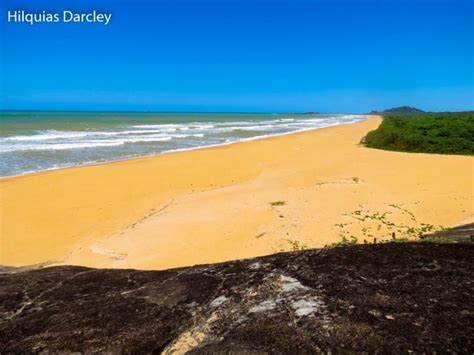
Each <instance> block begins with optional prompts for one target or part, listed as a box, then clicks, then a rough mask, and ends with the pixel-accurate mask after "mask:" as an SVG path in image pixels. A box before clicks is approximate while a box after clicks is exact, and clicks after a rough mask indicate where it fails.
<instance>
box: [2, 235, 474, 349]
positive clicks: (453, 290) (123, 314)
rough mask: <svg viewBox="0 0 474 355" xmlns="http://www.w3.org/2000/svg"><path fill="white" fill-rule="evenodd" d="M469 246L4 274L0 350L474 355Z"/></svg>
mask: <svg viewBox="0 0 474 355" xmlns="http://www.w3.org/2000/svg"><path fill="white" fill-rule="evenodd" d="M473 275H474V247H473V245H472V244H446V245H436V244H430V245H426V244H423V243H403V244H398V243H393V244H380V245H366V246H350V247H339V248H334V249H322V250H316V249H315V250H306V251H298V252H291V253H281V254H276V255H272V256H267V257H261V258H255V259H248V260H240V261H233V262H227V263H221V264H214V265H203V266H196V267H189V268H181V269H173V270H165V271H138V270H103V269H88V268H84V267H73V266H61V267H48V268H41V269H30V270H27V269H25V268H22V269H14V268H3V269H2V271H1V274H0V313H1V320H0V353H9V352H12V353H18V352H26V353H30V352H87V353H99V352H100V353H102V352H106V351H108V352H113V353H115V352H126V353H131V352H133V353H136V352H138V353H148V352H154V353H159V352H162V353H165V354H172V353H184V352H190V353H228V352H231V351H232V352H234V353H235V352H244V353H248V352H251V353H288V354H305V353H315V352H319V351H332V352H334V351H336V352H340V351H345V350H349V351H367V352H379V353H402V352H407V351H416V352H426V353H433V352H437V353H445V352H456V353H471V354H472V353H473V352H474V340H473V337H474V336H473V334H474V329H473V326H474V296H473V292H472V291H473V289H472V287H473Z"/></svg>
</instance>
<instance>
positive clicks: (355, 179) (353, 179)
mask: <svg viewBox="0 0 474 355" xmlns="http://www.w3.org/2000/svg"><path fill="white" fill-rule="evenodd" d="M352 181H354V183H356V184H358V183H359V182H360V178H359V177H357V176H354V177H352Z"/></svg>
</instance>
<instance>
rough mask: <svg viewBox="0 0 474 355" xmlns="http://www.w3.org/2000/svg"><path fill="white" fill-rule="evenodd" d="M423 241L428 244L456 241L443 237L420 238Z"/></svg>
mask: <svg viewBox="0 0 474 355" xmlns="http://www.w3.org/2000/svg"><path fill="white" fill-rule="evenodd" d="M421 241H422V242H423V243H428V244H452V243H456V241H455V240H453V239H451V238H444V237H427V238H424V239H422V240H421Z"/></svg>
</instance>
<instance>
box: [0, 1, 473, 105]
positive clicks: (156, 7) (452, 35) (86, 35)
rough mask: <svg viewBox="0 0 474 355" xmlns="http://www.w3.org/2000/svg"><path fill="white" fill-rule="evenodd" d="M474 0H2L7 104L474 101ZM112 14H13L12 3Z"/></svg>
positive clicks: (3, 82) (3, 87)
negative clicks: (38, 19) (78, 17)
mask: <svg viewBox="0 0 474 355" xmlns="http://www.w3.org/2000/svg"><path fill="white" fill-rule="evenodd" d="M473 3H474V1H473V0H406V1H402V0H398V1H397V0H386V1H382V0H379V1H376V0H360V1H358V0H352V1H347V0H346V1H343V0H312V1H311V0H286V1H270V0H248V1H244V0H240V1H237V0H219V1H217V0H214V1H210V0H166V1H165V0H154V1H153V0H101V1H98V0H96V1H91V0H80V1H79V0H78V1H71V0H62V1H54V0H47V1H46V0H2V1H1V4H0V8H1V25H2V26H1V31H2V32H1V33H0V36H1V37H0V39H1V42H2V43H1V51H2V53H1V56H0V58H1V59H0V65H1V68H2V69H1V77H0V84H1V90H2V95H1V99H0V105H1V106H0V107H2V108H4V109H44V110H48V109H52V110H132V111H133V110H138V111H142V110H149V111H266V112H283V111H287V112H288V111H290V112H293V111H320V112H367V111H370V110H373V109H384V108H387V107H392V106H398V105H412V106H417V107H420V108H423V109H426V110H453V111H454V110H468V109H471V110H472V109H474V79H473V72H474V64H473V63H474V55H473V47H474V46H473V43H474V19H473V17H474V9H473ZM64 9H68V10H73V11H81V12H87V11H92V10H97V11H105V12H111V13H112V14H113V17H112V20H111V23H110V24H109V25H108V26H103V25H101V24H63V23H56V24H36V25H33V26H31V25H29V24H24V23H23V24H22V23H7V22H6V14H7V11H8V10H25V11H29V12H41V11H43V10H46V11H53V12H61V11H62V10H64Z"/></svg>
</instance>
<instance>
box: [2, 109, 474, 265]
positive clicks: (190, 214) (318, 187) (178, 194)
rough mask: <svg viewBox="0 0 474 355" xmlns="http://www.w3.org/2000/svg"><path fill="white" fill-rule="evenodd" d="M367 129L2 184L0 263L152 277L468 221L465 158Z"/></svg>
mask: <svg viewBox="0 0 474 355" xmlns="http://www.w3.org/2000/svg"><path fill="white" fill-rule="evenodd" d="M380 122H381V118H380V117H377V116H373V117H371V118H370V119H368V120H366V121H362V122H358V123H354V124H350V125H341V126H335V127H329V128H323V129H319V130H313V131H307V132H300V133H294V134H290V135H285V136H278V137H272V138H266V139H261V140H256V141H250V142H243V143H237V144H232V145H227V146H220V147H213V148H206V149H199V150H194V151H187V152H179V153H170V154H163V155H159V156H155V157H148V158H140V159H134V160H127V161H120V162H114V163H107V164H102V165H95V166H84V167H78V168H69V169H63V170H56V171H48V172H42V173H36V174H30V175H24V176H19V177H13V178H4V179H1V180H0V194H1V195H0V200H1V202H2V203H1V207H0V208H1V210H0V218H1V220H0V231H1V243H0V248H1V249H0V264H4V265H12V266H20V265H31V264H38V263H52V264H72V265H85V266H92V267H108V268H140V269H164V268H170V267H178V266H186V265H194V264H200V263H212V262H218V261H225V260H231V259H237V258H245V257H252V256H257V255H265V254H270V253H274V252H277V251H280V250H291V249H292V248H299V247H322V246H324V245H326V244H330V243H334V242H337V241H339V240H340V239H341V235H347V236H350V235H354V236H356V237H357V238H358V242H362V239H367V240H368V241H371V240H372V239H373V238H374V236H375V237H376V238H381V235H382V234H383V231H384V230H383V228H384V227H385V226H383V227H382V229H379V230H377V226H378V225H379V224H380V223H379V221H377V219H376V218H368V219H367V220H364V221H361V220H360V219H357V218H354V217H357V216H361V215H362V216H363V215H371V216H373V215H374V214H377V213H379V214H384V213H386V214H385V216H386V217H385V218H386V219H387V220H389V221H390V222H391V223H393V224H394V225H397V226H408V225H410V226H414V227H415V226H420V225H421V224H422V223H425V224H428V225H433V226H434V227H438V226H445V227H447V226H454V225H457V224H461V223H467V222H470V221H473V220H474V217H473V214H474V206H473V202H474V197H473V192H474V186H473V181H474V179H473V174H474V158H473V157H469V156H448V155H430V154H409V153H398V152H389V151H382V150H375V149H369V148H365V147H362V146H360V145H359V141H360V139H361V137H363V136H364V135H365V134H366V133H367V132H369V131H371V130H373V129H375V128H376V127H377V126H378V125H379V124H380ZM357 211H359V212H357ZM364 233H365V234H364ZM397 233H398V232H397Z"/></svg>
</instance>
